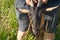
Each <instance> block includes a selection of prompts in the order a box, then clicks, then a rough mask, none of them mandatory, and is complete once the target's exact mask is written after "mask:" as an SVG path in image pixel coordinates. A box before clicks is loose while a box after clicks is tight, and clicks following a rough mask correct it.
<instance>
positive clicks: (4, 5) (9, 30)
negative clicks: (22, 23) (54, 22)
mask: <svg viewBox="0 0 60 40" xmlns="http://www.w3.org/2000/svg"><path fill="white" fill-rule="evenodd" d="M59 26H60V23H59V25H58V30H57V32H56V34H57V35H56V40H60V34H59V33H60V27H59ZM17 30H18V23H17V19H16V14H15V7H14V0H0V40H16V38H17V37H16V36H17ZM26 37H27V38H25V40H34V39H33V36H32V34H30V33H29V34H28V35H27V36H26Z"/></svg>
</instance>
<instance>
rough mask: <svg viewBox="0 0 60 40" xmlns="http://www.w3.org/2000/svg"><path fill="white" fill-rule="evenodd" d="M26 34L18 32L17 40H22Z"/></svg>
mask: <svg viewBox="0 0 60 40" xmlns="http://www.w3.org/2000/svg"><path fill="white" fill-rule="evenodd" d="M25 33H26V32H22V31H18V33H17V39H18V40H22V39H23V36H24V35H25Z"/></svg>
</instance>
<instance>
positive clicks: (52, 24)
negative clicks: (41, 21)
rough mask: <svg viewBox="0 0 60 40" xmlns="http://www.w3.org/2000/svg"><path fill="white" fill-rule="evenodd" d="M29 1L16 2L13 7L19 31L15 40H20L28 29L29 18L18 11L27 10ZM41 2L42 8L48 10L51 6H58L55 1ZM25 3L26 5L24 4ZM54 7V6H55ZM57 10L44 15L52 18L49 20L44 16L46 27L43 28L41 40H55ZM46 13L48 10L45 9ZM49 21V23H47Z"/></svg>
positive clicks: (19, 0)
mask: <svg viewBox="0 0 60 40" xmlns="http://www.w3.org/2000/svg"><path fill="white" fill-rule="evenodd" d="M33 1H34V2H35V3H37V0H33ZM30 2H31V1H30V0H16V2H15V6H16V15H17V19H18V24H19V27H18V28H19V29H18V33H17V40H22V38H23V36H24V35H25V33H26V31H27V29H28V27H29V17H28V15H27V14H26V13H22V12H21V10H20V9H27V10H28V9H29V8H30V7H29V5H30ZM42 2H43V4H44V5H43V8H49V7H51V5H52V6H53V5H54V4H56V5H58V4H59V2H58V1H57V0H42ZM25 3H26V4H25ZM56 5H54V6H56ZM57 9H58V8H56V9H54V10H52V11H50V12H49V13H46V14H47V15H50V16H51V17H52V18H51V20H50V18H49V17H48V16H47V15H46V16H45V21H46V22H45V25H44V26H46V25H47V27H44V30H45V32H44V38H43V40H54V39H55V32H56V26H57V15H56V14H57V11H58V10H57ZM46 10H47V11H48V9H46ZM48 20H49V21H48ZM48 30H49V31H48Z"/></svg>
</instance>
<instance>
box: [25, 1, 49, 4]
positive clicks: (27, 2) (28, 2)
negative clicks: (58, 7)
mask: <svg viewBox="0 0 60 40" xmlns="http://www.w3.org/2000/svg"><path fill="white" fill-rule="evenodd" d="M32 1H33V2H34V3H37V2H38V0H32ZM42 2H43V3H47V2H48V0H42ZM26 4H27V5H31V0H26Z"/></svg>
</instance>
